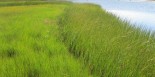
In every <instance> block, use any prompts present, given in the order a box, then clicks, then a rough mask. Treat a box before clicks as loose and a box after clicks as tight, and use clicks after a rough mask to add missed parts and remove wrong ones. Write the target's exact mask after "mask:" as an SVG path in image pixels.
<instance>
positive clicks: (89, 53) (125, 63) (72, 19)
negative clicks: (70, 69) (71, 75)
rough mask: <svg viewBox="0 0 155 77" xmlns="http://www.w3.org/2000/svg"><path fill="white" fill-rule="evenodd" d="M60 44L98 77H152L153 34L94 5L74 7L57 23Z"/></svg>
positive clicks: (154, 74)
mask: <svg viewBox="0 0 155 77" xmlns="http://www.w3.org/2000/svg"><path fill="white" fill-rule="evenodd" d="M59 26H60V32H61V34H62V41H64V42H65V44H66V46H68V50H69V51H70V53H72V54H74V55H75V56H76V57H78V58H80V59H81V60H82V61H84V63H85V66H87V67H88V68H89V70H90V72H91V74H94V75H96V76H98V77H155V34H154V33H153V34H151V33H150V32H149V31H146V30H142V29H141V28H136V27H134V26H131V25H129V24H128V23H127V22H125V21H120V20H119V19H118V18H116V17H115V16H113V15H111V14H108V13H106V12H105V11H103V10H102V9H101V8H100V7H99V6H97V5H91V4H83V5H82V4H74V5H72V7H70V8H68V9H66V13H64V15H63V16H62V18H61V19H60V21H59Z"/></svg>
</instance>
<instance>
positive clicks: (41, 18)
mask: <svg viewBox="0 0 155 77" xmlns="http://www.w3.org/2000/svg"><path fill="white" fill-rule="evenodd" d="M66 7H69V6H68V4H46V5H31V6H8V7H0V77H88V76H89V74H88V71H87V69H85V67H84V66H83V64H82V63H80V62H79V61H78V60H77V59H75V58H74V57H73V56H72V55H71V54H70V53H69V52H68V50H67V48H66V47H65V45H64V44H63V43H62V42H61V41H60V40H59V37H60V35H59V29H58V25H57V18H58V17H59V16H60V15H61V14H62V13H63V10H64V9H65V8H66Z"/></svg>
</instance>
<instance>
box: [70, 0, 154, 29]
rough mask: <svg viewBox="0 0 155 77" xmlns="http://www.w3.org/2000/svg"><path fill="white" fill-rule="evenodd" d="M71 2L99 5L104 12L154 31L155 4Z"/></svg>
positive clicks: (99, 0)
mask: <svg viewBox="0 0 155 77" xmlns="http://www.w3.org/2000/svg"><path fill="white" fill-rule="evenodd" d="M73 2H81V3H95V4H99V5H100V6H101V7H102V8H103V9H105V10H106V11H108V12H110V13H112V14H115V15H117V16H118V17H120V18H122V19H125V20H127V21H130V22H131V24H138V25H142V26H143V27H144V26H145V28H147V29H150V30H153V31H155V2H149V1H145V0H108V1H107V0H74V1H73Z"/></svg>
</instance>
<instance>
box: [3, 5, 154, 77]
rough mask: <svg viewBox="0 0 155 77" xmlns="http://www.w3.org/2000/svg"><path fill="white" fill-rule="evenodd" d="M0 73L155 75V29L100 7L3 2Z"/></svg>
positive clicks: (26, 76) (15, 76)
mask: <svg viewBox="0 0 155 77" xmlns="http://www.w3.org/2000/svg"><path fill="white" fill-rule="evenodd" d="M0 77H155V33H152V34H151V33H150V32H149V31H145V30H142V29H141V28H136V27H134V26H132V25H129V24H128V23H127V22H125V21H120V20H119V19H118V18H116V17H115V16H113V15H111V14H108V13H106V12H105V11H103V10H102V9H101V8H100V7H99V6H97V5H92V4H73V3H69V2H0Z"/></svg>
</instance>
